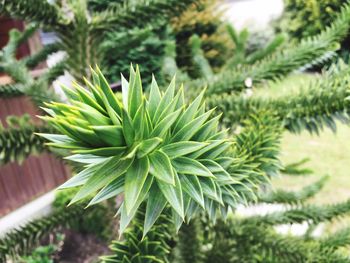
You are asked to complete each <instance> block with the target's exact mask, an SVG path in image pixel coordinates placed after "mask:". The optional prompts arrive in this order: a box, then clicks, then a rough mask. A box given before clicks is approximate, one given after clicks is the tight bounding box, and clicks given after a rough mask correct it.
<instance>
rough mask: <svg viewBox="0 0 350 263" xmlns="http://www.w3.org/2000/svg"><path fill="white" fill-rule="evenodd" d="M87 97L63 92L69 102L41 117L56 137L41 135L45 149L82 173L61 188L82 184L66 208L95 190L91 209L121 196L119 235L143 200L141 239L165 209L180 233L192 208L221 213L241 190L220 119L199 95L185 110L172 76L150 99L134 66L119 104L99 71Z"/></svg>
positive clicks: (124, 82) (56, 105)
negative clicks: (62, 152)
mask: <svg viewBox="0 0 350 263" xmlns="http://www.w3.org/2000/svg"><path fill="white" fill-rule="evenodd" d="M91 72H92V76H93V83H90V82H89V81H86V85H87V87H89V89H90V91H88V90H86V89H84V88H83V87H82V86H80V85H79V84H75V85H74V86H75V89H74V90H72V89H69V88H64V90H65V92H66V95H67V97H68V98H69V100H70V104H62V103H55V102H53V103H51V104H47V108H44V110H45V111H46V112H47V113H48V114H49V115H51V116H45V117H43V119H45V120H47V121H48V122H49V123H51V124H52V125H54V126H55V127H56V128H57V130H58V131H60V132H61V133H62V135H61V134H41V136H43V137H45V138H46V139H48V140H50V141H51V143H49V145H50V146H54V147H60V148H66V149H69V150H71V152H72V153H73V155H71V156H69V157H67V159H69V160H72V161H75V162H80V163H84V164H85V168H84V169H83V170H82V171H81V172H80V173H79V174H77V175H76V176H74V177H73V178H71V179H70V180H68V181H67V182H66V183H65V184H63V185H62V186H61V188H69V187H76V186H81V188H80V189H79V191H78V192H77V194H76V195H75V196H74V198H73V199H72V201H71V203H75V202H78V201H80V200H82V199H84V198H86V197H88V196H89V195H90V194H92V193H95V192H96V191H98V190H100V191H99V192H98V193H97V194H96V195H95V197H94V198H93V199H92V200H91V201H90V204H89V205H92V204H96V203H98V202H100V201H102V200H105V199H107V198H111V197H114V196H116V195H118V194H121V193H123V194H124V202H123V204H122V205H121V207H120V209H119V213H120V214H121V222H120V232H121V233H122V232H123V230H124V229H125V228H126V226H127V225H128V224H129V222H130V221H131V219H132V218H133V217H134V215H135V213H136V212H137V210H138V207H139V206H140V204H141V203H142V202H143V201H145V200H146V201H147V207H146V216H145V222H144V234H146V233H147V231H148V230H149V229H150V228H151V226H152V225H153V224H154V222H155V221H156V220H157V218H158V217H159V215H160V214H161V213H162V210H163V209H164V207H165V206H166V205H167V204H169V205H170V207H171V208H172V212H173V215H174V216H175V218H177V220H175V221H174V222H177V223H176V226H177V228H179V227H180V225H181V223H182V222H183V220H184V219H185V217H187V218H190V217H191V216H192V215H193V214H194V213H195V212H196V211H197V210H198V208H203V209H205V210H207V211H209V210H210V211H211V214H212V215H214V216H215V214H216V211H220V210H223V211H225V210H227V209H228V206H229V205H232V204H233V205H234V203H235V201H232V200H236V197H237V196H239V195H238V193H237V191H238V188H242V183H241V182H240V181H239V177H238V175H235V174H232V175H231V174H230V173H229V167H230V165H231V163H232V162H233V161H234V159H233V158H232V157H231V156H232V155H231V151H232V149H231V144H232V142H231V141H230V140H228V139H227V136H226V133H227V131H225V130H224V131H220V130H219V129H218V122H219V119H220V116H214V117H213V116H212V113H213V111H214V110H209V111H206V108H205V105H204V103H203V102H202V97H203V93H204V91H203V92H202V93H201V94H200V95H199V96H198V97H197V98H196V99H195V100H194V101H193V102H191V103H190V104H187V103H186V102H185V99H184V91H183V88H182V87H180V88H179V90H178V91H177V92H176V94H175V91H176V87H175V78H174V79H173V80H172V81H171V83H170V85H169V86H168V88H167V89H166V91H165V92H164V93H162V92H161V91H160V89H159V88H158V85H157V82H156V80H155V79H153V81H152V83H151V89H150V94H149V96H145V95H144V94H143V92H142V84H141V83H142V82H141V77H140V72H139V69H138V67H137V68H136V72H135V71H134V69H133V68H132V67H131V70H130V79H129V82H128V81H127V80H126V79H125V78H124V77H122V96H121V97H122V100H119V98H118V96H117V95H115V94H113V92H112V91H111V89H110V87H109V85H108V83H107V81H106V79H105V78H104V76H103V74H102V73H101V71H100V70H99V69H98V68H97V70H96V71H94V70H92V71H91Z"/></svg>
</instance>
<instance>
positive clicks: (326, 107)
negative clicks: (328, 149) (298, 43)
mask: <svg viewBox="0 0 350 263" xmlns="http://www.w3.org/2000/svg"><path fill="white" fill-rule="evenodd" d="M338 67H339V65H338ZM349 83H350V71H349V69H348V66H345V68H342V65H340V69H339V68H337V67H333V68H332V69H331V70H330V71H329V72H328V73H326V74H325V75H324V76H323V77H322V78H321V79H319V80H315V81H313V82H312V83H310V87H309V88H307V89H303V90H301V91H300V92H299V94H297V95H294V96H290V95H288V96H284V97H280V98H277V99H262V98H251V99H249V98H248V99H247V98H245V97H244V96H239V97H238V96H235V95H225V96H224V95H222V96H211V97H210V98H208V99H207V102H208V106H209V107H214V106H217V108H218V110H219V111H220V112H224V113H225V116H224V118H223V121H224V123H225V124H226V125H227V126H235V125H237V124H239V123H242V121H244V119H246V118H247V117H248V116H249V114H252V113H254V112H260V111H266V110H268V111H270V112H272V113H273V114H274V116H275V117H277V118H278V119H279V120H280V121H281V122H282V123H283V124H284V127H285V128H286V129H288V130H289V131H291V132H301V131H302V130H304V129H306V130H308V131H309V132H311V133H313V132H314V133H319V132H320V131H321V130H322V129H323V127H324V126H326V127H329V128H330V129H332V130H333V131H335V130H336V124H335V121H334V119H338V120H340V121H341V122H344V123H348V122H349V115H348V113H349V112H350V100H349V99H348V97H349V95H350V89H349Z"/></svg>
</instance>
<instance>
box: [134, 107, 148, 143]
mask: <svg viewBox="0 0 350 263" xmlns="http://www.w3.org/2000/svg"><path fill="white" fill-rule="evenodd" d="M144 107H145V106H144V103H143V102H142V103H141V105H140V107H139V109H138V110H137V112H136V114H135V117H134V120H133V127H134V130H135V131H136V140H140V139H142V138H143V136H144V133H145V125H146V123H145V111H144V110H145V108H144Z"/></svg>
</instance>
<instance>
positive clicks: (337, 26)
mask: <svg viewBox="0 0 350 263" xmlns="http://www.w3.org/2000/svg"><path fill="white" fill-rule="evenodd" d="M349 27H350V5H349V2H347V4H346V5H344V7H343V8H342V10H341V12H340V13H339V15H338V16H337V18H336V19H335V20H334V22H333V23H332V24H331V25H330V26H329V27H328V28H327V29H325V30H324V31H323V32H321V33H320V34H318V35H316V36H313V37H310V38H307V39H306V40H303V41H301V42H300V44H299V45H296V46H293V47H290V48H288V49H285V50H282V51H281V52H277V53H275V54H274V55H273V56H271V57H267V58H266V59H263V60H261V61H260V62H259V63H257V64H254V65H252V66H245V67H242V68H240V69H237V68H235V69H234V70H224V71H223V72H222V73H219V74H218V75H216V76H215V77H214V78H213V79H212V80H211V81H209V82H208V83H207V84H208V90H207V94H213V93H216V94H219V93H224V92H232V91H242V90H244V89H245V88H246V85H245V81H246V80H247V79H248V78H250V79H252V80H253V84H258V83H261V82H262V81H263V80H277V79H280V78H282V77H284V76H286V75H287V74H289V73H290V72H292V71H294V70H297V69H299V68H301V67H304V66H305V65H308V64H310V62H312V63H313V62H318V63H322V62H323V61H324V60H325V59H327V58H329V55H331V54H333V53H332V52H334V51H336V50H337V49H338V48H339V44H338V42H339V41H341V40H342V39H343V38H344V37H346V36H347V33H348V30H349ZM330 52H331V53H330ZM320 58H323V59H321V61H320ZM204 83H206V81H205V80H203V79H202V80H197V81H194V82H193V84H192V85H193V86H195V87H198V88H201V87H203V86H204Z"/></svg>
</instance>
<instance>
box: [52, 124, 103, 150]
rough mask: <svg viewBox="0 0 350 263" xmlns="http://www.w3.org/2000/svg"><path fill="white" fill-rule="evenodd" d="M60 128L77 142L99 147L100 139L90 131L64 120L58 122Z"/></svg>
mask: <svg viewBox="0 0 350 263" xmlns="http://www.w3.org/2000/svg"><path fill="white" fill-rule="evenodd" d="M58 121H59V124H60V126H61V127H63V128H64V130H66V131H67V133H68V134H72V135H73V136H74V137H75V138H76V139H77V141H78V142H79V141H83V142H85V143H87V144H89V145H100V144H101V142H102V141H101V139H100V138H99V137H98V136H97V135H96V134H95V133H94V132H93V131H92V130H88V129H85V128H81V127H78V126H75V125H72V124H69V123H68V122H66V121H64V120H58Z"/></svg>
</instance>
